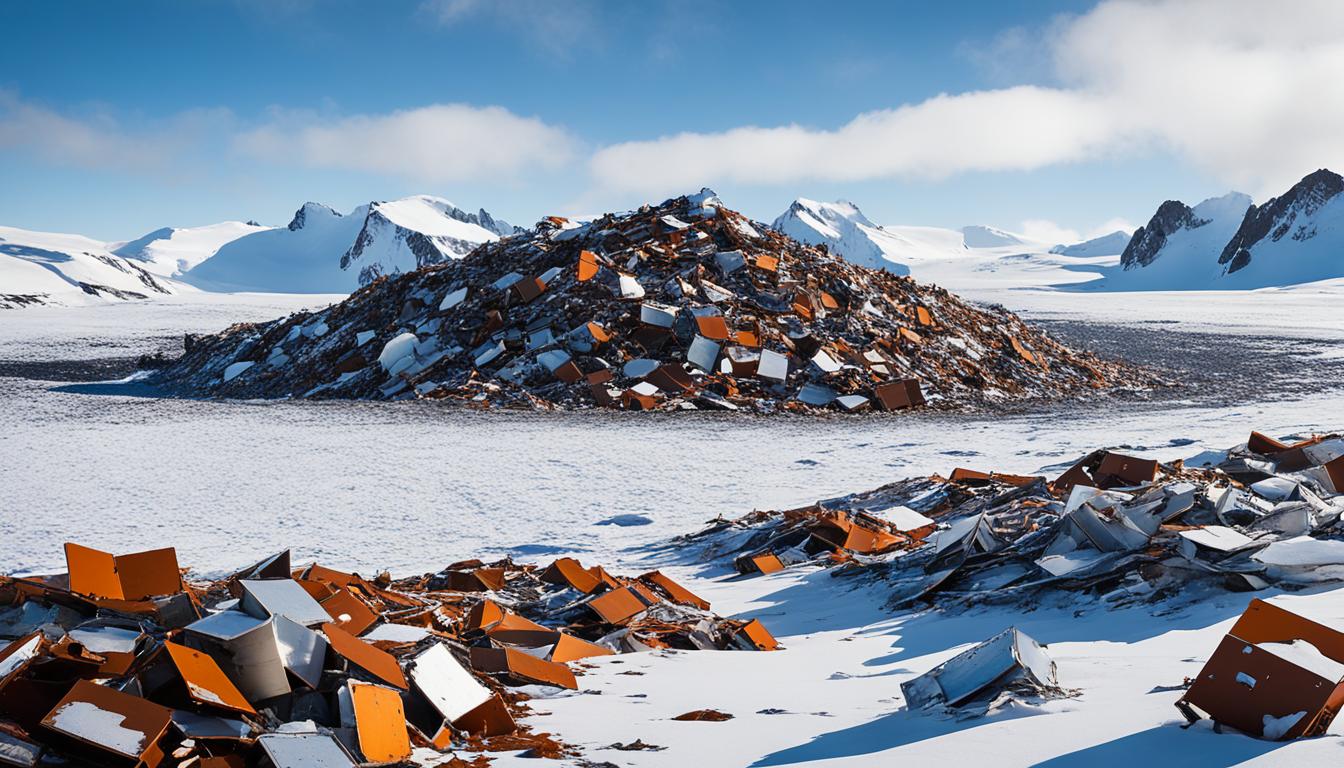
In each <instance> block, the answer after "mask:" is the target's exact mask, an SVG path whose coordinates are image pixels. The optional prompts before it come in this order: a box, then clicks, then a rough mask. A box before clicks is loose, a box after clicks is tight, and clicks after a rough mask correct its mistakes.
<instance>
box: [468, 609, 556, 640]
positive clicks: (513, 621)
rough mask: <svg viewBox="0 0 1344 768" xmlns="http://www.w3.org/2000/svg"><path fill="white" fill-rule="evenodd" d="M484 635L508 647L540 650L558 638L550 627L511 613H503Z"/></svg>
mask: <svg viewBox="0 0 1344 768" xmlns="http://www.w3.org/2000/svg"><path fill="white" fill-rule="evenodd" d="M485 634H487V635H489V636H490V639H492V640H498V641H499V642H501V643H508V644H509V645H519V646H522V647H524V648H540V647H542V646H545V645H551V644H553V643H554V642H555V641H556V640H557V639H559V637H560V633H559V631H557V630H554V629H551V628H550V627H543V626H542V625H540V624H538V623H536V622H535V621H532V620H531V619H527V618H524V617H522V616H519V615H518V614H516V613H513V612H511V611H504V616H503V618H501V619H500V620H499V621H497V622H495V625H494V626H492V627H490V628H489V629H487V630H486V631H485Z"/></svg>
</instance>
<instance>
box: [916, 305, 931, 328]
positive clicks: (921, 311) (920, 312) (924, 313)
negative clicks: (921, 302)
mask: <svg viewBox="0 0 1344 768" xmlns="http://www.w3.org/2000/svg"><path fill="white" fill-rule="evenodd" d="M915 320H917V321H918V322H919V324H920V325H922V326H925V327H929V326H932V325H933V315H931V314H929V310H928V309H926V308H924V307H915Z"/></svg>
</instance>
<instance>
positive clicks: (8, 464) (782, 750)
mask: <svg viewBox="0 0 1344 768" xmlns="http://www.w3.org/2000/svg"><path fill="white" fill-rule="evenodd" d="M968 293H969V295H970V296H971V297H972V298H977V299H981V300H987V301H998V302H1001V303H1003V304H1005V305H1007V306H1008V307H1010V308H1013V309H1019V310H1023V311H1025V312H1026V314H1027V316H1028V317H1029V318H1036V319H1039V320H1042V321H1049V322H1062V321H1069V322H1073V321H1079V320H1099V321H1102V322H1103V323H1106V324H1113V325H1108V326H1107V327H1114V328H1115V329H1116V330H1117V332H1118V331H1121V330H1123V331H1124V332H1126V333H1130V334H1135V335H1136V336H1137V338H1139V339H1140V340H1142V339H1143V338H1144V335H1143V333H1141V332H1140V333H1137V334H1136V333H1135V331H1134V330H1133V329H1135V328H1137V329H1152V330H1153V331H1154V332H1155V333H1154V335H1153V339H1154V341H1153V342H1152V343H1154V344H1157V345H1162V346H1170V347H1173V349H1160V350H1146V351H1141V352H1140V356H1143V357H1147V358H1152V359H1160V360H1169V359H1171V358H1172V357H1177V358H1179V357H1181V356H1182V355H1183V354H1185V352H1186V350H1185V346H1186V345H1187V344H1190V345H1192V346H1193V344H1195V343H1196V342H1197V343H1198V345H1200V347H1201V351H1199V352H1198V354H1195V353H1194V352H1191V353H1190V359H1191V360H1195V361H1198V364H1199V365H1201V366H1205V367H1208V368H1210V369H1215V370H1210V371H1204V372H1203V373H1204V374H1207V376H1206V377H1205V379H1201V381H1208V382H1211V383H1210V384H1209V386H1211V387H1213V386H1217V387H1225V389H1223V390H1220V391H1222V392H1225V393H1233V394H1232V395H1224V396H1220V397H1215V396H1213V395H1211V394H1208V393H1205V392H1203V391H1187V392H1181V393H1177V394H1176V395H1174V396H1170V397H1164V398H1161V399H1158V400H1155V401H1153V402H1148V403H1135V402H1130V403H1124V402H1115V401H1111V402H1104V403H1099V404H1094V405H1087V404H1078V403H1074V404H1068V405H1065V406H1061V407H1060V408H1057V409H1051V410H1048V411H1047V410H1028V411H1026V412H1023V413H1018V414H1010V415H994V414H985V415H974V414H972V415H963V416H947V415H928V414H907V415H903V416H900V417H896V418H892V417H881V418H876V417H875V418H859V419H853V418H843V417H836V418H783V419H755V418H747V419H742V418H723V417H713V416H710V415H707V414H701V415H690V416H687V415H653V414H608V413H590V414H584V413H577V414H501V413H474V412H461V411H456V410H449V409H445V408H442V407H439V406H436V405H433V404H419V403H401V404H383V403H297V402H266V403H258V402H203V401H191V400H160V399H152V398H142V397H130V396H126V395H107V394H97V393H98V392H100V391H102V390H101V389H100V387H99V386H98V385H94V384H89V383H58V382H55V381H53V380H51V379H56V378H62V377H61V376H58V375H57V374H58V373H60V370H61V366H59V365H56V363H60V362H61V361H85V362H87V361H94V360H98V359H101V358H119V359H125V358H133V357H135V356H136V355H139V354H141V353H145V352H153V351H160V350H163V351H167V350H171V349H173V347H174V345H175V344H178V343H180V337H181V334H182V333H183V332H187V331H204V330H211V329H219V328H222V327H224V326H226V325H228V324H229V323H231V322H235V321H242V320H257V319H263V318H267V317H273V316H276V315H279V314H283V313H284V312H288V311H293V310H295V309H298V308H301V307H305V306H321V305H323V304H325V303H328V302H329V301H332V300H335V298H336V297H313V296H298V297H294V296H288V297H287V296H266V295H251V296H248V295H226V296H218V295H211V294H192V295H189V296H182V297H173V298H171V299H168V300H165V301H159V302H134V303H126V304H115V305H106V306H98V307H88V308H77V309H75V308H71V309H61V308H37V309H25V310H18V311H14V312H10V313H7V314H6V315H5V316H4V322H2V323H0V366H9V368H8V370H10V371H11V372H10V373H9V374H6V373H5V371H6V370H7V369H6V368H4V367H0V424H3V425H5V426H4V428H3V429H0V489H2V490H0V499H3V511H0V523H3V527H4V535H0V564H3V565H0V567H3V568H4V569H5V570H8V571H23V572H34V571H44V570H52V569H60V568H63V567H64V563H63V560H62V555H61V547H60V544H61V542H63V541H66V540H77V541H80V542H82V543H85V544H88V545H92V546H97V547H99V548H102V549H106V550H112V551H118V552H122V551H135V550H138V549H143V548H149V547H155V546H167V545H173V546H176V547H177V548H178V551H179V557H180V559H181V561H182V562H183V563H185V564H189V565H192V566H194V567H196V568H198V569H199V570H200V571H202V572H205V573H220V572H222V571H225V570H228V569H230V568H234V567H237V566H239V565H241V564H245V563H247V562H251V561H254V560H256V559H259V558H260V557H261V556H263V555H265V554H268V553H270V552H271V551H273V550H275V549H277V548H279V547H293V548H294V549H295V556H296V558H298V559H299V560H308V559H314V558H316V559H319V560H321V561H322V562H323V563H325V564H328V565H331V566H334V567H351V568H358V569H360V570H361V571H364V572H372V571H374V570H376V569H381V568H388V569H391V570H392V571H393V572H394V573H398V574H405V573H412V572H421V571H425V570H430V569H437V568H440V567H442V566H443V565H445V564H447V563H448V562H451V561H453V560H455V559H458V558H461V557H465V556H470V555H479V556H482V557H489V556H496V555H503V554H513V555H514V556H515V557H517V558H518V559H520V560H528V561H542V562H545V561H548V560H549V559H550V558H551V557H552V556H553V555H554V554H555V553H559V552H565V553H571V554H577V556H578V557H580V558H581V559H582V560H584V562H585V563H588V562H600V563H603V564H605V565H607V566H608V567H610V568H612V569H613V570H618V569H619V570H623V571H631V570H635V569H639V568H643V567H648V566H650V565H653V564H657V565H659V566H660V567H664V568H666V569H667V570H669V571H670V572H671V573H672V574H673V575H674V576H676V577H678V578H680V579H683V580H684V581H685V583H686V585H687V586H688V587H690V588H691V589H692V590H693V591H695V592H697V593H699V594H701V595H702V596H704V597H706V598H707V599H709V600H711V601H712V602H713V603H714V607H715V609H716V610H717V611H719V612H721V613H725V614H740V615H745V616H760V617H761V618H762V620H763V621H765V622H766V624H767V626H768V627H770V629H771V630H772V631H773V632H774V633H775V634H776V635H777V636H779V638H780V640H781V641H782V642H783V644H784V645H785V646H786V650H783V651H779V652H775V653H737V652H698V653H674V654H672V653H669V654H664V653H658V654H650V655H639V656H629V655H627V656H622V657H619V658H612V659H603V660H600V661H598V662H596V663H595V664H594V669H592V670H591V671H589V672H588V673H587V674H586V675H584V676H583V677H582V678H581V680H580V689H581V691H580V692H578V693H570V694H563V695H559V696H554V695H551V694H545V695H544V697H543V698H540V699H537V700H535V701H534V702H533V706H534V709H536V710H537V711H538V712H544V713H549V714H548V715H547V716H545V717H537V718H534V719H533V720H532V724H533V725H534V727H536V728H537V729H538V730H545V731H550V732H553V733H556V734H558V735H559V736H560V737H561V738H562V739H563V740H565V741H567V742H570V743H574V744H577V745H580V746H581V747H583V749H584V751H585V755H584V756H585V758H587V759H588V760H591V761H593V762H601V761H610V762H612V763H614V764H617V765H649V766H664V765H665V766H672V765H677V766H680V765H687V764H700V765H706V766H720V765H722V766H747V765H757V766H773V765H799V764H806V765H851V766H865V765H876V764H907V763H908V764H916V765H918V764H923V763H926V762H930V761H932V760H935V759H941V760H947V759H948V758H953V759H955V760H957V761H958V762H966V763H969V762H971V761H973V760H977V759H979V760H992V761H994V763H995V764H996V765H1003V766H1017V765H1047V766H1074V765H1077V766H1094V765H1103V766H1104V765H1121V764H1125V765H1128V764H1131V763H1133V762H1134V761H1135V760H1145V761H1148V762H1156V763H1157V764H1181V765H1188V766H1195V765H1232V764H1246V765H1295V766H1296V765H1308V766H1309V765H1325V764H1327V763H1331V764H1333V763H1335V762H1337V761H1338V756H1339V754H1340V749H1341V746H1344V743H1342V742H1341V741H1340V740H1339V739H1338V738H1337V737H1334V736H1330V737H1326V738H1323V739H1316V740H1309V741H1301V742H1294V743H1291V744H1287V745H1281V744H1275V743H1269V742H1261V741H1257V740H1253V739H1250V738H1246V737H1242V736H1238V735H1233V734H1224V735H1218V734H1214V733H1212V732H1211V731H1208V730H1204V729H1198V728H1195V729H1190V730H1182V729H1181V728H1179V727H1178V725H1177V722H1178V721H1179V719H1180V718H1179V714H1178V713H1177V711H1176V710H1175V709H1174V708H1173V707H1172V702H1173V701H1174V700H1175V699H1176V698H1177V696H1178V695H1179V694H1178V693H1177V692H1175V691H1172V690H1161V689H1162V688H1164V687H1168V686H1174V685H1178V684H1179V683H1180V682H1181V679H1182V678H1183V677H1184V676H1188V675H1191V674H1193V673H1194V672H1196V671H1197V670H1198V669H1199V666H1200V664H1201V663H1202V662H1203V660H1204V659H1206V658H1207V657H1208V655H1209V654H1210V653H1211V652H1212V651H1213V649H1214V647H1215V646H1216V644H1217V641H1218V638H1219V637H1220V636H1221V635H1222V634H1223V633H1224V632H1225V631H1226V629H1227V627H1228V626H1229V625H1230V622H1231V621H1232V620H1233V619H1234V618H1235V616H1236V615H1237V614H1239V613H1240V611H1241V610H1242V609H1243V608H1244V607H1245V604H1246V602H1247V600H1248V599H1249V596H1248V595H1245V594H1231V595H1227V596H1224V597H1221V598H1219V599H1217V600H1211V601H1206V602H1201V603H1200V604H1198V605H1195V606H1189V607H1185V608H1182V609H1181V610H1179V611H1175V612H1168V613H1163V612H1162V611H1160V610H1159V611H1153V610H1151V609H1147V610H1140V609H1125V610H1116V611H1108V610H1106V606H1105V604H1104V603H1087V604H1083V605H1068V606H1055V607H1049V608H1040V609H1037V610H1035V611H1032V612H1028V613H1021V612H1013V611H1007V610H1001V609H995V610H981V611H978V612H976V613H972V614H967V615H962V616H956V617H938V616H932V615H918V614H893V613H891V612H888V611H884V610H883V609H882V605H883V603H884V602H885V600H886V598H887V595H886V594H884V593H882V592H881V591H880V590H878V591H872V590H867V589H861V590H856V591H851V589H850V587H849V585H848V583H847V582H846V581H845V580H843V579H832V578H831V577H830V576H829V574H826V573H816V572H808V571H806V570H790V571H786V572H783V573H779V574H774V575H771V576H767V577H760V578H754V579H741V578H732V577H730V576H729V575H728V574H727V573H725V572H724V571H723V570H722V568H721V567H706V566H703V565H697V564H692V563H689V562H686V561H685V560H684V559H673V560H667V559H666V558H668V557H669V554H668V553H667V552H666V551H655V550H652V549H650V548H649V546H648V545H650V544H656V543H659V542H662V541H665V540H666V539H668V538H670V537H671V536H674V535H676V534H679V533H684V532H689V531H692V530H695V529H697V528H698V527H699V526H700V525H701V524H702V523H703V522H704V521H706V520H708V519H710V518H712V517H714V516H716V515H718V514H725V515H739V514H742V513H744V512H747V511H750V510H751V509H752V508H779V507H785V506H793V505H800V504H805V503H809V502H812V501H814V500H817V499H820V498H826V497H829V496H834V495H839V494H842V493H847V492H851V491H857V490H862V489H867V488H871V487H875V486H877V485H880V484H882V483H885V482H889V481H892V480H895V479H899V478H903V477H907V476H912V475H922V474H927V473H930V472H934V471H938V472H944V473H945V472H947V471H948V470H950V469H951V468H952V467H954V466H958V465H966V466H971V467H975V468H980V469H995V470H1001V471H1006V472H1033V471H1036V470H1040V469H1044V468H1050V469H1051V470H1053V469H1055V468H1059V467H1060V466H1061V465H1064V464H1066V463H1068V462H1071V461H1072V460H1073V459H1075V458H1077V457H1078V456H1080V455H1081V454H1083V453H1085V452H1087V451H1089V450H1091V449H1093V448H1096V447H1101V446H1115V447H1123V448H1124V449H1125V450H1126V451H1127V452H1130V453H1137V454H1141V455H1146V456H1152V457H1155V458H1160V459H1175V458H1182V457H1188V456H1192V455H1195V454H1198V453H1200V452H1202V451H1205V450H1216V449H1221V448H1225V447H1228V446H1231V445H1233V444H1236V443H1238V442H1241V441H1244V440H1245V438H1246V435H1247V433H1248V431H1249V430H1250V429H1253V428H1257V429H1262V430H1265V431H1268V432H1271V433H1275V434H1291V433H1302V432H1310V431H1312V430H1330V429H1338V428H1340V427H1341V421H1344V418H1342V415H1344V408H1341V405H1342V404H1344V377H1341V376H1340V375H1339V371H1340V367H1339V366H1340V365H1344V354H1342V353H1341V350H1344V319H1341V316H1340V314H1339V312H1338V307H1339V306H1340V303H1339V302H1340V300H1341V298H1344V282H1336V283H1333V284H1316V285H1314V286H1305V287H1301V288H1294V289H1288V290H1283V291H1259V292H1254V293H1228V294H1219V293H1212V292H1200V293H1185V294H1160V293H1144V294H1076V293H1068V292H1059V291H1048V290H1006V289H994V290H981V291H969V292H968ZM1060 328H1061V329H1065V328H1068V329H1072V331H1071V332H1077V326H1074V325H1068V326H1063V325H1061V326H1060ZM1187 331H1193V332H1195V333H1194V334H1189V333H1186V332H1187ZM1097 333H1098V338H1099V339H1101V340H1102V341H1103V342H1104V339H1105V338H1106V336H1105V334H1106V331H1105V330H1101V331H1097ZM1183 334H1184V335H1183ZM1201 334H1202V335H1201ZM1129 338H1130V337H1126V339H1129ZM1099 343H1100V342H1099ZM1103 346H1104V344H1103ZM1304 350H1310V351H1311V354H1307V353H1305V352H1304ZM1312 355H1319V358H1316V357H1313V356H1312ZM1263 360H1269V361H1270V362H1271V363H1272V364H1273V365H1274V366H1276V367H1285V366H1287V367H1288V370H1287V374H1285V375H1284V376H1282V377H1279V378H1272V379H1268V380H1267V381H1268V383H1266V384H1263V385H1260V386H1255V385H1256V384H1258V383H1259V382H1261V376H1262V371H1263V367H1260V368H1258V367H1257V362H1258V361H1263ZM44 365H51V366H52V367H51V369H50V370H51V371H52V372H51V373H50V374H44V373H43V371H44V370H47V369H45V368H43V366H44ZM44 376H50V377H51V378H50V379H47V380H43V377H44ZM64 378H65V381H66V382H69V381H70V380H72V379H74V378H79V377H74V376H68V377H64ZM84 378H87V377H84ZM1290 379H1300V381H1299V382H1298V383H1299V384H1300V386H1289V383H1291V382H1289V380H1290ZM1226 382H1239V384H1238V386H1231V385H1230V384H1227V383H1226ZM1229 403H1230V404H1229ZM631 514H637V515H642V516H644V517H647V518H648V519H649V520H650V522H649V523H648V524H646V525H639V526H628V525H627V526H621V525H599V523H600V522H601V521H603V520H606V519H608V518H613V517H615V516H618V515H631ZM1276 601H1277V602H1280V603H1281V604H1283V605H1284V606H1286V607H1288V608H1290V609H1292V610H1296V611H1299V612H1301V613H1303V614H1305V615H1307V616H1310V617H1312V618H1315V619H1317V620H1320V621H1324V622H1326V623H1328V624H1332V625H1334V626H1344V590H1339V591H1334V592H1324V593H1320V594H1311V595H1306V594H1298V595H1292V596H1284V597H1279V598H1276ZM1155 613H1156V614H1158V615H1154V614H1155ZM1009 624H1017V625H1018V626H1019V627H1021V628H1022V629H1023V630H1025V631H1026V632H1028V633H1029V634H1031V635H1032V636H1034V637H1035V638H1036V639H1038V640H1040V641H1041V642H1045V643H1048V644H1050V652H1051V653H1052V655H1053V656H1054V658H1055V660H1056V662H1057V663H1058V664H1059V674H1060V680H1061V682H1062V683H1063V684H1064V685H1065V686H1067V687H1069V688H1076V689H1079V690H1080V695H1079V696H1078V697H1077V698H1073V699H1065V700H1061V701H1055V702H1051V703H1049V704H1046V705H1043V706H1041V707H1040V708H1016V709H1010V710H1008V711H1006V712H1003V713H1001V714H999V715H997V716H995V717H991V718H988V719H981V720H965V721H955V720H948V719H943V718H940V717H937V716H927V715H915V714H911V713H909V712H907V711H905V710H904V708H903V700H902V697H901V694H900V689H899V684H900V682H901V681H902V680H905V679H908V678H909V677H912V676H914V675H917V674H920V673H923V672H924V671H926V670H927V669H929V668H930V667H931V666H933V665H934V664H936V663H938V662H940V661H942V660H943V659H946V658H948V657H950V656H951V655H953V654H954V653H955V652H956V651H957V650H959V649H961V648H964V647H965V646H967V645H968V644H971V643H974V642H978V641H980V640H983V639H986V638H987V637H989V636H990V635H992V634H994V633H995V632H997V631H998V630H1000V629H1002V628H1004V627H1005V626H1007V625H1009ZM630 671H634V672H642V673H643V674H641V675H628V674H622V673H623V672H630ZM594 691H600V692H601V695H594V693H592V692H594ZM701 708H715V709H719V710H722V711H725V712H729V713H732V714H733V715H735V719H733V720H730V721H727V722H721V723H714V722H674V721H671V720H670V719H669V718H670V717H672V716H674V715H677V714H680V713H682V712H685V711H688V710H692V709H701ZM767 709H768V710H783V712H780V713H776V714H766V713H763V710H767ZM636 738H640V739H642V740H643V741H645V742H647V743H651V744H656V745H660V746H664V747H667V749H666V750H664V751H639V752H624V751H616V750H606V749H603V748H602V747H604V746H605V745H608V744H612V743H614V742H630V741H633V740H634V739H636ZM515 762H516V764H518V765H532V764H533V763H535V761H524V760H521V759H520V760H516V761H515V760H513V759H512V758H509V757H504V758H502V759H501V760H500V764H503V765H509V764H514V763H515Z"/></svg>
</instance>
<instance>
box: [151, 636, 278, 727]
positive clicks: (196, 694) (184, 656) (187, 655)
mask: <svg viewBox="0 0 1344 768" xmlns="http://www.w3.org/2000/svg"><path fill="white" fill-rule="evenodd" d="M164 647H165V648H167V649H168V657H169V658H171V659H172V660H173V666H174V667H177V673H178V674H179V675H181V676H182V681H183V682H185V683H186V684H187V695H188V696H190V697H191V698H192V700H193V701H196V702H198V703H200V704H204V705H206V706H214V707H223V708H224V709H231V710H233V711H235V712H242V713H244V714H248V715H255V714H256V713H257V711H256V710H255V709H253V708H252V705H251V704H249V703H248V701H247V697H245V696H243V694H242V692H241V691H239V690H238V688H237V686H235V685H234V684H233V681H232V680H230V679H229V678H228V676H227V675H225V674H224V670H222V669H220V668H219V665H218V664H216V663H215V660H214V659H212V658H211V657H210V656H208V655H206V654H204V653H201V652H200V651H198V650H196V649H194V648H188V647H187V646H185V645H178V644H177V643H164Z"/></svg>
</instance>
